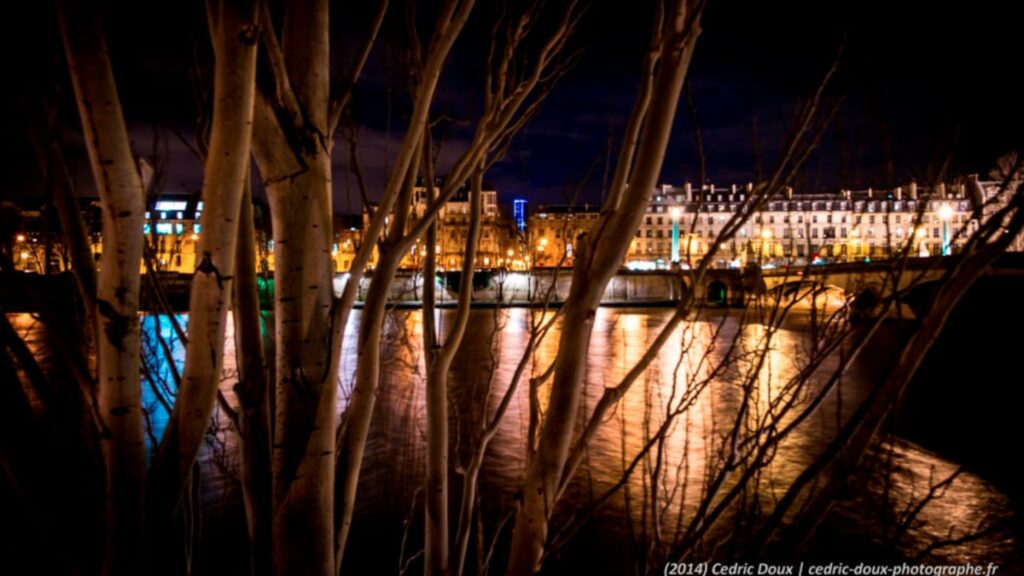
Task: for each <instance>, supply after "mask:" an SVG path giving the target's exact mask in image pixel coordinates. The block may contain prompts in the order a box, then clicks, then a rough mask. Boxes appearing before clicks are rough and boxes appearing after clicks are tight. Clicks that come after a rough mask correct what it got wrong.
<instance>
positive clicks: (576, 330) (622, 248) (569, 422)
mask: <svg viewBox="0 0 1024 576" xmlns="http://www.w3.org/2000/svg"><path fill="white" fill-rule="evenodd" d="M701 6H702V4H701V3H700V2H695V3H694V6H690V5H689V4H688V3H687V2H686V1H684V0H679V1H677V2H675V3H674V5H673V8H672V10H671V12H670V13H669V14H668V18H667V22H666V28H665V30H664V31H663V32H662V34H661V42H660V43H659V45H658V50H659V58H658V68H657V72H656V76H655V79H654V84H653V85H654V90H653V94H651V100H650V102H649V103H647V102H644V101H640V102H638V104H637V106H643V107H644V110H645V113H644V117H645V118H644V130H643V133H642V135H641V136H640V142H639V147H638V149H637V151H636V155H635V159H634V161H633V162H632V163H631V164H632V165H631V166H630V165H619V166H617V167H616V172H617V173H618V172H621V171H623V170H627V171H629V177H628V178H621V180H622V181H625V182H628V185H626V187H625V188H624V189H623V190H622V192H621V201H620V202H619V204H618V205H617V206H605V207H604V209H603V213H602V217H601V219H600V220H599V221H598V223H597V225H596V227H595V228H594V230H593V231H592V232H591V234H590V235H589V236H583V237H581V238H580V240H579V241H578V243H579V244H580V248H581V250H580V253H579V255H578V257H577V259H576V265H575V267H574V269H573V280H572V287H571V289H570V293H569V297H568V299H567V300H566V304H565V309H564V311H563V313H564V314H565V320H564V324H563V328H562V334H561V337H560V339H559V348H558V356H557V358H556V360H555V373H554V380H553V381H552V384H551V397H550V401H549V404H548V411H547V414H546V416H545V420H544V424H543V427H542V429H541V434H540V442H539V446H538V449H537V453H536V455H535V456H534V459H533V460H532V461H531V462H530V465H529V468H528V470H527V476H526V480H525V482H524V485H523V491H522V502H521V503H520V505H519V508H518V510H517V513H516V524H515V528H514V530H513V535H512V547H511V550H510V561H509V567H508V574H511V575H516V576H526V575H529V574H533V573H534V572H535V571H536V570H537V569H538V568H539V562H540V559H541V555H542V553H543V551H544V544H545V541H546V538H547V529H548V520H549V519H550V517H551V513H552V511H553V509H554V506H555V504H556V499H557V494H558V488H559V485H560V483H561V479H562V471H563V469H564V467H565V463H566V459H567V457H568V449H569V444H570V441H571V440H572V433H573V426H574V424H575V422H576V421H577V417H576V416H577V411H578V409H579V401H580V392H581V389H582V385H583V376H584V371H585V368H586V358H587V350H588V348H589V344H590V335H591V332H592V330H593V323H594V315H595V313H596V310H597V306H598V304H599V303H600V299H601V295H602V294H603V293H604V289H605V287H606V286H607V284H608V281H609V280H610V279H611V277H612V276H614V274H615V272H616V271H617V270H618V269H619V266H620V265H621V264H622V260H623V258H624V256H625V254H626V251H627V250H628V248H629V243H630V241H631V239H632V238H633V235H634V234H635V232H636V229H637V228H638V227H639V225H640V221H641V219H642V218H643V215H644V209H645V207H646V206H647V203H648V201H649V199H650V195H651V194H652V193H653V190H654V186H655V184H656V183H657V178H658V176H659V175H660V172H661V166H662V162H663V160H664V156H665V149H666V147H667V145H668V139H669V134H670V132H671V128H672V121H673V119H674V117H675V111H676V106H677V103H678V100H679V95H680V93H681V91H682V86H683V80H684V79H685V77H686V72H687V69H688V67H689V63H690V59H691V57H692V54H693V48H694V45H695V43H696V39H697V35H698V31H699V19H700V9H701ZM615 181H620V178H619V177H618V176H617V177H616V178H615ZM615 195H616V194H615V191H614V190H613V195H612V196H610V197H613V196H615Z"/></svg>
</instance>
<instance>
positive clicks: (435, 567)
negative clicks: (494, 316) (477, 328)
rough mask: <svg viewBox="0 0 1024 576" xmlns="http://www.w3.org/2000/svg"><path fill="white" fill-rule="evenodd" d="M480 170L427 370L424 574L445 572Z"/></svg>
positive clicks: (477, 241) (479, 203)
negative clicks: (457, 385) (443, 333)
mask: <svg viewBox="0 0 1024 576" xmlns="http://www.w3.org/2000/svg"><path fill="white" fill-rule="evenodd" d="M483 176H484V175H483V170H478V171H477V172H476V173H475V174H473V178H472V185H471V186H472V188H471V190H470V208H469V214H470V216H469V217H470V221H469V231H468V232H467V234H466V250H465V252H464V254H463V259H462V277H461V278H460V279H459V301H458V306H457V308H456V312H455V320H454V322H453V323H452V329H451V332H449V334H448V339H447V340H445V343H444V346H443V347H442V348H441V349H440V350H439V351H438V352H437V353H436V354H434V355H433V359H432V362H431V363H430V368H429V371H428V372H427V398H426V404H427V478H426V497H425V501H426V506H425V507H426V514H425V518H424V522H425V526H424V533H425V536H426V550H425V554H424V559H425V566H424V574H427V575H431V576H437V575H445V574H448V570H449V562H448V371H449V370H450V369H451V364H452V360H453V359H454V358H455V353H456V352H457V351H458V349H459V345H460V344H461V343H462V337H463V335H465V333H466V324H468V323H469V313H470V303H471V302H472V299H473V269H474V268H475V266H476V254H477V250H478V249H479V247H480V228H481V222H480V220H481V218H482V217H483V214H482V208H481V206H482V201H481V196H482V193H483V192H482V189H483Z"/></svg>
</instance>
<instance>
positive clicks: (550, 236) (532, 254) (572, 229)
mask: <svg viewBox="0 0 1024 576" xmlns="http://www.w3.org/2000/svg"><path fill="white" fill-rule="evenodd" d="M599 215H600V207H599V206H596V205H592V204H583V205H581V206H571V205H565V204H548V205H544V204H542V205H540V206H538V207H537V209H536V210H535V211H534V212H533V213H532V214H530V219H529V225H528V227H527V228H528V234H527V237H528V239H529V241H528V243H527V246H528V248H529V253H527V254H524V255H523V259H524V261H525V262H527V263H531V262H532V263H533V265H534V266H537V267H539V268H550V267H558V266H572V265H573V262H574V260H575V258H576V251H577V245H576V244H577V238H578V237H579V235H580V234H583V233H584V232H589V231H590V230H591V229H592V228H593V226H594V224H595V223H597V219H598V216H599Z"/></svg>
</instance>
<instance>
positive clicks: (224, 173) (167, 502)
mask: <svg viewBox="0 0 1024 576" xmlns="http://www.w3.org/2000/svg"><path fill="white" fill-rule="evenodd" d="M215 12H216V13H215V14H214V15H212V16H211V17H213V18H215V20H214V23H213V26H212V27H211V28H212V29H214V30H215V31H216V32H215V37H214V41H213V44H214V53H215V57H216V67H215V69H214V75H215V78H214V80H215V81H214V95H213V97H214V103H213V126H212V131H211V135H210V146H209V152H208V154H207V157H206V166H205V171H204V174H203V202H204V204H205V208H204V210H203V214H202V217H201V219H200V222H201V224H202V233H201V234H200V236H199V240H198V245H197V248H196V251H197V260H198V263H197V264H196V271H195V275H194V276H193V278H192V289H191V298H190V305H189V328H188V333H189V334H188V335H189V339H188V345H187V347H186V358H185V370H184V374H183V375H182V381H181V389H180V390H179V391H178V397H177V401H176V402H175V404H174V411H173V412H172V414H171V417H170V420H169V422H168V425H167V431H166V432H165V433H164V437H163V439H162V441H161V442H160V448H159V451H158V453H157V456H156V459H155V461H154V464H153V470H152V472H151V480H150V490H151V492H150V495H149V497H150V504H151V506H150V508H149V510H150V512H151V513H152V514H154V517H153V518H152V519H151V520H152V521H154V522H164V521H166V520H167V519H169V518H171V517H172V516H173V514H174V511H175V508H177V505H178V501H179V500H180V498H181V496H182V493H183V490H184V488H185V486H186V484H187V483H188V481H189V478H190V476H191V470H192V466H193V465H194V464H195V461H196V457H197V456H198V454H199V447H200V446H201V444H202V441H203V437H204V436H205V435H206V430H207V428H208V427H209V422H210V417H211V415H212V414H213V407H214V404H215V402H216V398H217V389H218V387H219V385H220V377H221V369H222V367H223V364H224V338H225V328H226V323H227V313H228V307H229V305H230V303H231V286H232V279H233V277H234V269H235V258H236V255H235V248H236V245H237V242H238V217H239V206H240V203H241V201H242V196H243V194H242V191H243V188H244V186H245V181H246V175H247V174H248V171H249V148H250V143H251V140H252V118H253V101H254V97H255V88H256V46H257V38H258V35H257V30H256V3H255V2H252V1H246V0H226V1H222V2H221V3H220V6H219V8H218V9H216V11H215Z"/></svg>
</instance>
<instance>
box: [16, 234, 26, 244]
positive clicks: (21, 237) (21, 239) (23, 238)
mask: <svg viewBox="0 0 1024 576" xmlns="http://www.w3.org/2000/svg"><path fill="white" fill-rule="evenodd" d="M15 240H17V241H18V242H24V241H25V235H24V234H18V236H17V237H15Z"/></svg>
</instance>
